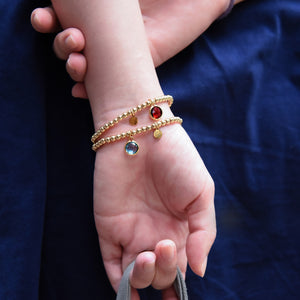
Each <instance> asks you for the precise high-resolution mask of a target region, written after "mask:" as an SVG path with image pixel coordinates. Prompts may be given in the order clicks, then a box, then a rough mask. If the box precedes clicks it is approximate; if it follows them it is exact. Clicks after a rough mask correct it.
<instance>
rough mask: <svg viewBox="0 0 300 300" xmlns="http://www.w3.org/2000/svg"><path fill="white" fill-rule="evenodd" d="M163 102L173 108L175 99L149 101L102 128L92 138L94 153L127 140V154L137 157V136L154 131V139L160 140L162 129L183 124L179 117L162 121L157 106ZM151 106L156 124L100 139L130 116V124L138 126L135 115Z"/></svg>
mask: <svg viewBox="0 0 300 300" xmlns="http://www.w3.org/2000/svg"><path fill="white" fill-rule="evenodd" d="M161 102H168V104H169V106H171V105H172V104H173V97H172V96H162V97H159V98H154V99H152V100H148V101H146V102H144V103H143V104H141V105H138V106H137V107H135V108H133V109H130V110H129V111H128V112H125V113H123V114H121V115H119V116H118V117H117V118H115V119H114V120H112V121H110V122H108V123H106V124H105V125H103V126H101V127H100V129H99V130H97V131H96V132H95V134H94V135H93V136H92V138H91V141H92V142H93V146H92V149H93V150H94V151H97V150H98V149H99V148H100V147H101V146H103V145H105V144H110V143H114V142H117V141H120V140H123V139H126V138H127V139H128V142H127V143H126V145H125V152H126V153H127V154H128V155H135V154H137V153H138V151H139V145H138V143H137V142H136V141H134V140H133V137H134V136H135V135H139V134H142V133H146V132H149V131H151V130H153V136H154V138H155V139H160V138H161V136H162V132H161V130H160V128H161V127H164V126H167V125H170V124H174V123H177V124H182V119H181V118H179V117H171V118H168V119H165V120H160V119H161V117H162V115H163V111H162V109H161V108H160V107H159V106H158V105H157V104H158V103H161ZM149 106H150V109H149V114H150V117H151V119H153V120H156V122H154V123H153V124H151V125H148V126H143V127H140V128H137V129H133V130H129V131H126V132H122V133H120V134H117V135H112V136H108V137H103V138H101V139H100V137H101V136H102V134H104V132H106V131H107V130H108V129H109V128H111V127H113V126H114V125H116V124H118V123H119V122H120V121H121V120H124V119H125V118H127V117H129V116H130V119H129V123H130V124H131V125H136V124H137V118H136V116H135V114H136V113H137V112H138V111H141V110H143V109H144V108H146V107H149Z"/></svg>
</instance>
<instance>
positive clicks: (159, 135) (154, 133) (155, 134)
mask: <svg viewBox="0 0 300 300" xmlns="http://www.w3.org/2000/svg"><path fill="white" fill-rule="evenodd" d="M153 136H154V137H155V138H156V139H160V138H161V137H162V132H161V131H160V130H159V129H155V131H154V132H153Z"/></svg>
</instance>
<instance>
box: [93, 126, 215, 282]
mask: <svg viewBox="0 0 300 300" xmlns="http://www.w3.org/2000/svg"><path fill="white" fill-rule="evenodd" d="M165 129H166V130H165V131H164V132H165V134H164V136H163V138H162V139H161V140H160V141H158V142H157V141H153V140H151V139H153V138H152V137H151V136H150V135H147V136H144V137H140V138H139V143H140V145H141V147H142V148H143V149H142V150H140V152H139V153H138V155H137V156H136V157H127V156H126V155H125V154H124V155H123V153H122V148H123V144H122V142H118V143H115V144H113V145H109V146H105V147H103V149H101V150H100V151H99V152H98V153H97V159H96V167H95V188H94V192H95V207H94V209H95V220H96V226H97V230H98V234H99V240H100V245H101V250H102V251H101V252H102V255H103V260H104V263H105V267H106V270H107V273H108V276H109V277H110V280H111V283H112V285H113V286H114V287H116V286H117V284H118V280H119V279H120V278H119V277H120V276H121V274H122V267H123V268H124V267H126V266H127V265H128V264H129V263H130V262H131V261H132V260H134V259H135V257H136V255H137V254H138V253H140V252H142V251H144V250H153V249H154V247H155V245H156V243H157V242H158V241H160V240H162V239H166V238H168V239H171V240H173V241H174V242H175V243H176V246H177V250H178V258H179V260H178V261H179V265H180V267H181V268H182V269H183V270H184V269H185V266H186V252H185V247H186V242H187V236H188V234H189V229H188V206H189V205H193V203H194V202H193V201H194V200H195V202H196V201H197V199H198V200H200V198H199V195H200V194H201V192H202V190H203V188H204V186H205V181H206V180H207V179H208V176H209V175H208V173H207V171H206V169H205V167H204V165H203V163H202V161H201V159H200V157H199V156H198V153H197V151H196V150H195V148H194V146H193V144H192V143H191V141H190V140H189V138H188V136H187V135H186V133H185V131H184V130H183V129H182V128H181V127H179V126H177V125H174V126H170V127H169V128H165ZM146 147H147V148H146ZM146 149H147V150H146ZM120 152H121V153H120ZM155 153H159V155H155ZM112 154H113V155H112ZM197 202H199V201H197ZM210 202H211V201H210ZM197 205H198V207H199V209H200V210H201V207H205V203H202V204H200V205H199V203H198V204H197ZM211 217H212V218H213V217H214V216H213V215H212V216H211ZM212 223H213V222H212ZM199 250H200V252H201V249H199Z"/></svg>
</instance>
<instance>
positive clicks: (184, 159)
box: [53, 0, 216, 289]
mask: <svg viewBox="0 0 300 300" xmlns="http://www.w3.org/2000/svg"><path fill="white" fill-rule="evenodd" d="M53 5H54V7H55V10H56V12H57V14H58V16H59V18H60V20H61V23H62V25H63V27H76V28H78V29H80V30H81V31H82V32H83V34H84V35H85V38H86V50H85V55H86V58H87V61H88V63H89V67H88V71H87V75H86V80H85V84H86V88H87V93H88V95H89V99H90V103H91V107H92V112H93V117H94V122H95V127H96V128H98V127H99V126H100V125H102V124H103V123H105V122H107V121H108V120H111V119H113V118H114V117H115V116H117V115H118V114H120V113H121V112H123V111H126V110H128V109H129V108H130V107H133V106H136V105H137V104H140V103H141V102H144V101H145V100H146V99H148V98H149V97H154V96H159V95H161V94H162V91H161V87H160V85H159V82H158V79H157V77H156V73H155V69H154V65H153V62H152V58H151V55H150V51H149V48H148V44H147V40H146V34H145V31H144V26H143V19H142V15H141V12H140V8H139V4H138V2H137V1H131V2H130V4H128V1H121V0H119V1H109V2H108V1H106V0H81V1H78V0H64V1H63V0H53ZM99 57H101V59H99ZM163 109H164V114H165V117H168V116H172V112H171V110H170V109H169V107H168V106H167V105H165V106H163ZM141 121H142V122H143V119H142V120H141ZM120 126H125V125H121V124H120ZM118 128H119V130H121V128H122V127H118ZM121 131H122V130H121ZM163 134H164V136H163V137H162V139H161V140H160V141H159V142H157V143H156V142H153V138H152V137H151V136H149V135H147V136H143V137H140V143H141V148H142V149H141V151H140V153H139V155H138V156H136V157H134V159H133V160H132V159H129V158H128V157H126V156H125V155H123V152H122V148H123V145H122V144H120V143H114V144H111V145H107V146H105V147H103V149H100V150H99V151H98V152H97V156H96V164H95V176H94V202H95V204H94V210H95V222H96V226H97V231H98V234H99V241H100V247H101V252H102V256H103V261H104V264H105V267H106V270H107V273H108V276H109V278H110V281H111V283H112V285H113V287H114V288H115V289H117V287H118V285H119V282H120V278H121V275H122V272H123V270H124V269H125V267H126V266H127V265H128V264H129V263H130V262H131V261H132V260H134V259H135V257H136V256H137V254H138V253H140V252H142V251H145V250H150V251H153V250H154V249H155V246H156V244H157V243H158V242H159V241H160V240H162V239H167V238H168V239H171V240H173V241H174V242H175V244H176V247H177V249H178V265H179V266H180V268H181V270H182V271H185V270H186V260H187V257H188V259H189V262H190V266H191V267H192V269H193V270H194V272H196V273H197V274H199V275H201V276H203V275H204V271H205V267H206V262H207V255H208V253H209V250H210V247H211V245H212V243H213V241H214V238H215V233H216V228H215V215H214V204H213V197H214V188H213V181H212V179H211V177H210V176H209V174H208V172H207V170H206V169H205V167H204V164H203V162H202V160H201V158H200V156H199V154H198V153H197V151H196V149H195V148H194V146H193V144H192V143H191V141H190V139H189V138H188V136H187V134H186V133H185V131H184V130H183V128H182V127H181V126H179V125H173V126H170V127H166V128H164V131H163ZM154 153H156V155H153V154H154ZM175 182H176V185H175V186H174V183H175ZM157 228H159V230H157ZM165 271H166V270H165ZM162 275H163V272H161V273H159V272H158V273H156V274H155V276H154V279H153V282H154V285H155V286H156V287H161V286H160V284H162V283H163V276H162Z"/></svg>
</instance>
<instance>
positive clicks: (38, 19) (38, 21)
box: [33, 13, 40, 24]
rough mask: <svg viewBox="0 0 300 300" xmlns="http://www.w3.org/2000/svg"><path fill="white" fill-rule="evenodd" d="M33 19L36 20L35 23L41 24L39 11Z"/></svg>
mask: <svg viewBox="0 0 300 300" xmlns="http://www.w3.org/2000/svg"><path fill="white" fill-rule="evenodd" d="M33 21H34V23H39V24H40V18H39V16H38V14H37V13H35V14H34V15H33Z"/></svg>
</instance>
